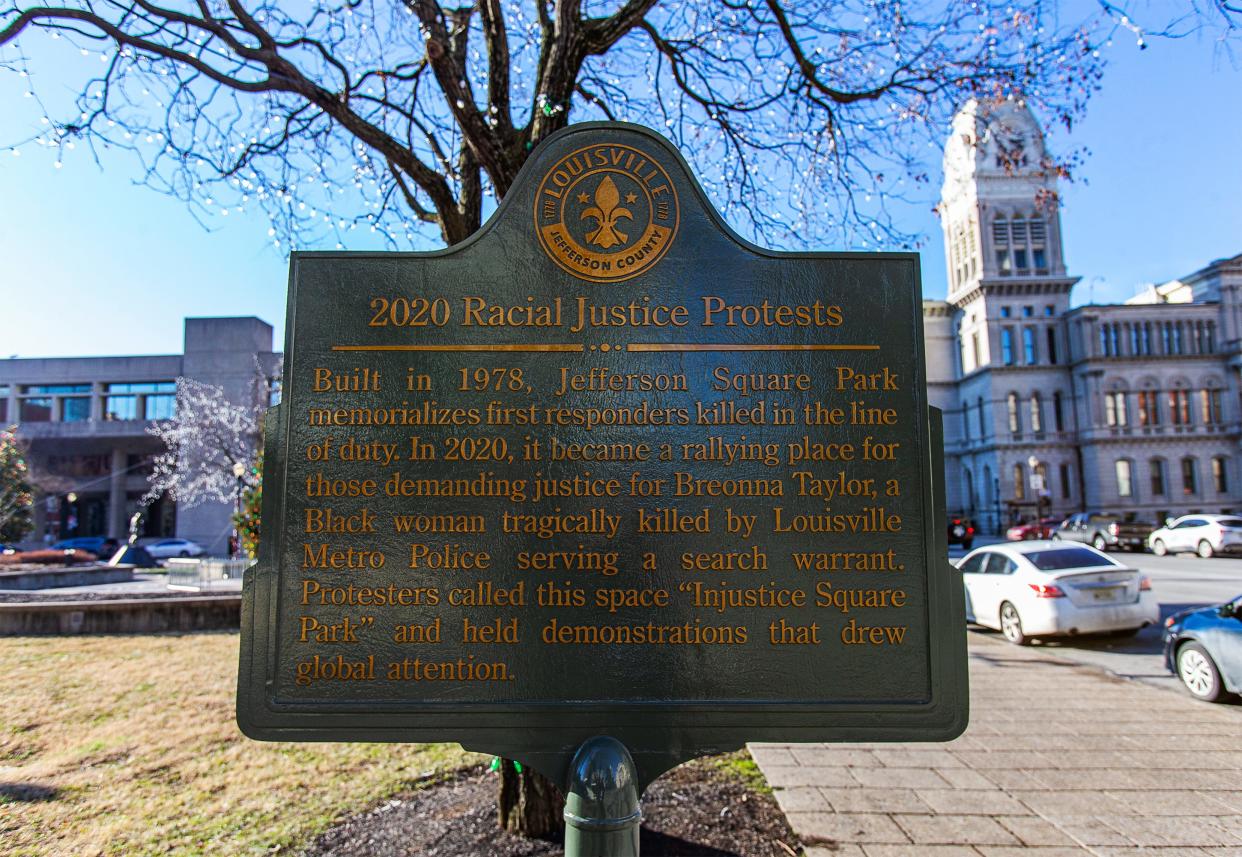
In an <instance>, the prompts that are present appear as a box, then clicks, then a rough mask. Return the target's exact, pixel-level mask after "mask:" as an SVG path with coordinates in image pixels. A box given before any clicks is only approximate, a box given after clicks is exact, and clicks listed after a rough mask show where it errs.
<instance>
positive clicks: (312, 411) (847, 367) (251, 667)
mask: <svg viewBox="0 0 1242 857" xmlns="http://www.w3.org/2000/svg"><path fill="white" fill-rule="evenodd" d="M291 268H292V270H291V276H290V286H289V313H288V333H287V344H286V351H285V378H284V400H283V402H282V403H281V405H280V406H279V407H278V408H276V409H274V410H273V411H272V412H271V413H270V414H269V417H268V420H267V430H266V472H265V474H264V483H265V484H264V504H265V505H264V509H263V519H264V528H263V536H264V537H263V543H262V556H261V558H260V562H259V564H258V566H257V567H256V570H255V572H254V573H253V574H252V576H251V577H249V578H248V579H247V581H246V585H245V608H244V614H243V628H242V636H243V639H242V656H241V667H240V680H239V689H238V709H237V715H238V722H239V723H240V725H241V727H242V729H243V730H244V731H245V732H246V734H248V735H250V736H252V737H255V738H262V739H267V740H348V741H355V740H356V741H457V742H460V743H462V744H463V745H465V746H466V747H468V748H471V749H478V750H482V751H487V752H493V753H497V754H503V755H506V756H508V757H510V758H515V759H518V760H520V761H523V762H525V763H527V764H530V765H531V766H532V767H534V768H535V769H536V770H540V771H541V772H543V773H545V774H546V775H548V776H549V777H551V778H552V779H553V780H554V781H557V782H563V781H564V779H565V777H564V775H565V772H566V768H567V766H568V764H569V761H570V759H571V757H572V756H573V753H574V751H575V750H576V749H577V748H578V746H579V745H581V744H582V743H583V742H584V741H586V740H587V739H589V738H591V737H592V736H598V735H607V736H611V737H612V738H615V739H617V740H618V741H620V742H621V743H622V744H624V745H625V746H626V747H627V748H629V750H630V752H631V753H632V754H633V756H634V760H635V763H636V764H637V768H638V773H639V780H640V782H641V783H642V784H645V783H646V782H648V781H649V780H651V779H652V778H654V777H655V776H657V775H659V774H660V773H661V772H663V771H664V770H667V769H668V768H669V767H671V766H672V765H674V764H676V763H677V762H679V761H682V760H684V759H687V758H690V757H692V756H695V755H699V754H702V753H706V752H712V751H716V750H723V749H729V748H734V747H737V746H740V745H741V744H742V743H744V742H745V741H763V740H782V741H864V740H865V741H872V740H903V741H919V740H946V739H949V738H952V737H953V736H955V735H957V734H959V733H960V732H961V731H962V729H963V728H964V727H965V724H966V717H967V692H966V670H965V662H966V656H965V632H964V616H963V606H962V589H961V584H960V582H959V581H958V580H956V578H955V576H954V574H953V571H952V569H951V567H950V566H949V565H948V563H947V561H946V559H945V557H946V547H945V542H944V536H945V533H944V529H943V527H944V515H943V505H944V504H943V488H942V486H941V485H940V484H939V480H940V479H941V472H942V471H941V461H940V456H941V451H940V449H941V448H940V436H939V415H938V414H936V415H935V416H934V418H933V415H932V412H931V411H930V410H929V408H928V405H927V399H926V392H925V384H924V377H925V373H924V360H923V342H922V313H921V295H920V284H919V271H918V257H917V256H916V255H914V254H900V253H897V254H880V253H875V254H857V253H776V252H772V251H768V250H763V249H760V248H757V247H754V246H752V245H749V244H747V243H746V242H744V241H742V240H741V239H739V238H738V237H737V236H736V235H735V234H734V233H733V232H731V231H730V230H729V229H728V227H727V226H726V225H725V224H724V223H723V222H722V220H721V219H720V217H719V215H718V214H717V213H716V212H715V211H714V209H713V208H712V206H711V205H710V203H709V202H708V201H707V199H706V198H705V196H704V194H703V192H702V190H701V189H700V188H699V186H698V185H697V183H696V182H695V180H694V179H693V177H692V176H691V174H690V172H689V169H688V168H687V166H686V164H685V162H684V161H683V160H682V158H681V157H680V156H679V154H678V153H677V152H676V151H675V150H674V149H673V148H672V147H671V146H670V144H669V143H668V142H667V141H666V140H664V139H663V138H661V137H659V136H657V135H656V134H654V133H652V132H650V131H648V130H646V129H643V128H639V127H636V126H630V125H619V124H589V125H576V126H573V127H571V128H569V129H567V130H565V131H562V132H561V133H559V134H557V135H555V136H554V137H552V138H550V139H548V140H547V141H546V142H544V143H542V144H541V145H540V146H539V148H538V149H537V150H536V151H535V152H534V153H533V154H532V156H531V158H530V159H529V161H528V163H527V164H526V166H525V167H524V168H523V170H522V173H521V175H520V176H519V177H518V180H517V181H516V182H515V183H514V186H513V189H512V190H511V191H510V193H509V195H508V196H507V197H506V198H505V200H504V202H503V203H502V204H501V205H500V207H499V209H498V210H497V212H496V214H495V215H494V216H493V217H492V219H491V220H490V221H489V222H488V223H487V225H486V226H484V227H483V229H482V230H481V231H480V232H479V233H478V234H477V235H475V236H474V237H473V238H472V239H471V240H469V241H467V242H465V243H463V244H460V245H458V246H455V247H452V248H449V249H447V250H444V251H440V252H433V253H297V254H295V255H294V258H293V262H292V266H291Z"/></svg>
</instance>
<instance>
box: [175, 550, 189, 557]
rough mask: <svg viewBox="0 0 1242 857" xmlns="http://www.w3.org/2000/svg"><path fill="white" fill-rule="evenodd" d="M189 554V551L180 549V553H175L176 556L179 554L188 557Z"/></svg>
mask: <svg viewBox="0 0 1242 857" xmlns="http://www.w3.org/2000/svg"><path fill="white" fill-rule="evenodd" d="M189 555H190V552H189V551H181V553H179V554H177V556H180V557H188V556H189Z"/></svg>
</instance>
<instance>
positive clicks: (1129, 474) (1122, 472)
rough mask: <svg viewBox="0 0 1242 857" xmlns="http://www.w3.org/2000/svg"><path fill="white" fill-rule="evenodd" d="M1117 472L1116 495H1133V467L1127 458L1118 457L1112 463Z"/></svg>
mask: <svg viewBox="0 0 1242 857" xmlns="http://www.w3.org/2000/svg"><path fill="white" fill-rule="evenodd" d="M1114 469H1115V470H1116V473H1117V496H1118V497H1133V496H1134V479H1133V476H1134V468H1133V465H1131V463H1130V460H1129V459H1128V458H1119V459H1117V461H1116V464H1115V465H1114Z"/></svg>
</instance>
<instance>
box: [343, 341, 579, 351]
mask: <svg viewBox="0 0 1242 857" xmlns="http://www.w3.org/2000/svg"><path fill="white" fill-rule="evenodd" d="M332 350H333V351H571V352H578V353H581V352H582V351H584V350H585V348H584V346H582V345H572V344H562V343H548V344H536V345H530V344H526V343H493V344H476V343H467V344H459V345H333V346H332Z"/></svg>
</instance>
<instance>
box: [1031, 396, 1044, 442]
mask: <svg viewBox="0 0 1242 857" xmlns="http://www.w3.org/2000/svg"><path fill="white" fill-rule="evenodd" d="M1043 411H1044V406H1043V403H1042V402H1041V401H1040V400H1039V393H1031V431H1033V432H1035V433H1036V434H1040V433H1042V432H1043V430H1044V413H1043Z"/></svg>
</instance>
